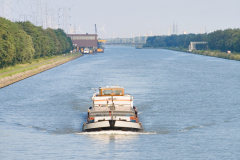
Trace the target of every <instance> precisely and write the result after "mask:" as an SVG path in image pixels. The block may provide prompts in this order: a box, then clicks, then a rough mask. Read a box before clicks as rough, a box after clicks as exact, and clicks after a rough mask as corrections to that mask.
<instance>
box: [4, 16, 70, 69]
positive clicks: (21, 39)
mask: <svg viewBox="0 0 240 160" xmlns="http://www.w3.org/2000/svg"><path fill="white" fill-rule="evenodd" d="M72 48H73V44H72V41H71V39H70V38H69V37H67V35H66V33H65V32H64V31H63V30H62V29H51V28H47V29H43V28H42V27H39V26H35V25H33V24H32V23H30V22H11V21H9V20H7V19H5V18H2V17H0V68H4V67H7V66H11V65H15V64H18V63H26V62H28V63H31V61H32V60H33V59H36V58H39V57H47V56H52V55H58V54H63V53H66V52H69V51H70V50H72Z"/></svg>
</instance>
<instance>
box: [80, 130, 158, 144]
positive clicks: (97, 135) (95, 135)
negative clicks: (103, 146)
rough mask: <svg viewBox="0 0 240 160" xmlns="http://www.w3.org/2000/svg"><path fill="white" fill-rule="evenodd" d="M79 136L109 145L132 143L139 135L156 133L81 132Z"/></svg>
mask: <svg viewBox="0 0 240 160" xmlns="http://www.w3.org/2000/svg"><path fill="white" fill-rule="evenodd" d="M76 134H79V135H85V136H87V137H88V138H90V139H96V140H101V141H102V142H103V143H109V142H110V141H113V140H115V141H117V142H123V143H124V142H125V141H127V142H130V141H131V140H133V139H136V138H138V136H139V135H151V134H156V132H152V133H151V132H131V131H96V132H79V133H76Z"/></svg>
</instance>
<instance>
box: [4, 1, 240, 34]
mask: <svg viewBox="0 0 240 160" xmlns="http://www.w3.org/2000/svg"><path fill="white" fill-rule="evenodd" d="M1 1H2V0H0V2H1ZM8 1H11V8H12V20H13V21H24V20H29V21H31V22H33V23H34V24H37V23H38V25H40V21H41V22H43V23H45V22H46V19H47V24H48V25H50V24H51V25H52V26H51V27H52V28H54V27H56V28H57V27H59V28H65V30H66V31H67V32H68V33H69V32H72V33H74V26H75V33H78V34H81V33H89V34H93V33H95V26H94V25H95V24H96V25H97V29H98V30H97V32H98V35H99V36H98V37H99V38H113V37H114V38H117V37H119V38H127V37H129V38H130V37H133V36H134V37H136V36H139V35H140V36H144V35H149V36H150V35H168V34H169V27H170V28H171V33H173V25H177V26H178V34H182V33H183V31H184V30H185V31H186V32H187V33H195V34H199V33H204V32H205V31H206V32H207V33H209V32H213V31H215V30H220V29H221V30H224V29H228V28H240V9H239V6H240V0H118V1H117V0H8ZM37 1H38V2H40V1H41V7H40V3H38V5H37ZM37 6H38V8H39V9H37ZM3 7H4V5H3V4H1V7H0V11H1V12H0V14H1V16H3ZM46 8H47V10H46ZM41 11H42V18H40V12H41ZM37 13H38V14H37ZM45 15H47V18H46V16H45ZM64 15H66V16H64ZM8 16H9V15H7V16H6V17H7V18H8ZM51 17H52V18H51ZM50 19H52V21H50ZM50 22H51V23H50ZM66 22H67V23H66ZM64 26H65V27H64ZM70 26H71V27H70ZM79 27H80V29H79ZM103 27H104V30H101V29H103ZM104 31H105V32H106V33H105V32H104ZM175 33H176V31H175Z"/></svg>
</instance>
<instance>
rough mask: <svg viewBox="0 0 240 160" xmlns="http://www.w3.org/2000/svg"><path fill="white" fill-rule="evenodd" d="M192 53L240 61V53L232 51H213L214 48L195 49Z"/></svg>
mask: <svg viewBox="0 0 240 160" xmlns="http://www.w3.org/2000/svg"><path fill="white" fill-rule="evenodd" d="M192 53H195V54H200V55H205V56H212V57H218V58H224V59H231V60H237V61H240V54H232V53H225V52H221V51H212V50H194V51H192Z"/></svg>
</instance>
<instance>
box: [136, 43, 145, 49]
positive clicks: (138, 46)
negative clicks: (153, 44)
mask: <svg viewBox="0 0 240 160" xmlns="http://www.w3.org/2000/svg"><path fill="white" fill-rule="evenodd" d="M135 48H136V49H142V48H143V45H141V44H136V45H135Z"/></svg>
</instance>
